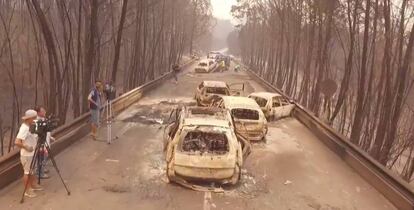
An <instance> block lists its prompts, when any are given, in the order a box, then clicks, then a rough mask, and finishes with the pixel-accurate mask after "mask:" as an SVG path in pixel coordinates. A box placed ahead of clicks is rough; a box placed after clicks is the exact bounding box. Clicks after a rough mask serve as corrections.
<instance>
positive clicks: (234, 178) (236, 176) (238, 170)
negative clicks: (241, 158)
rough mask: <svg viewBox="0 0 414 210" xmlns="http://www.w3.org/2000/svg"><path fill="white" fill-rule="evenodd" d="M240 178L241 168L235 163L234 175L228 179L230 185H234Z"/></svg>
mask: <svg viewBox="0 0 414 210" xmlns="http://www.w3.org/2000/svg"><path fill="white" fill-rule="evenodd" d="M240 178H241V168H240V166H239V164H238V163H236V167H235V168H234V174H233V176H232V177H231V179H230V184H232V185H235V184H237V183H238V182H239V181H240Z"/></svg>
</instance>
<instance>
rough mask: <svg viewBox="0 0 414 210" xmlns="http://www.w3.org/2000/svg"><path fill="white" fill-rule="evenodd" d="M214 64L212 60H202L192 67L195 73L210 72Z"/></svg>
mask: <svg viewBox="0 0 414 210" xmlns="http://www.w3.org/2000/svg"><path fill="white" fill-rule="evenodd" d="M215 67H216V66H215V65H214V62H213V63H212V62H211V61H210V60H202V61H200V62H199V63H198V65H197V66H196V67H195V68H194V71H195V72H196V73H209V72H211V71H212V70H213V69H214V68H215Z"/></svg>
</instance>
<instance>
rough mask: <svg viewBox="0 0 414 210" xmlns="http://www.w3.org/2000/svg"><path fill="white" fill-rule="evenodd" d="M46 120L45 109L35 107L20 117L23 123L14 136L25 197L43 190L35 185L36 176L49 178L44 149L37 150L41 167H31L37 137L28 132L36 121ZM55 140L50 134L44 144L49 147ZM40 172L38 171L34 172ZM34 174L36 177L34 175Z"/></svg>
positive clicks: (33, 195) (46, 152)
mask: <svg viewBox="0 0 414 210" xmlns="http://www.w3.org/2000/svg"><path fill="white" fill-rule="evenodd" d="M45 118H46V109H45V108H44V107H41V106H39V107H36V108H35V109H29V110H27V111H26V112H25V114H24V116H23V117H22V120H23V123H22V125H21V126H20V129H19V132H18V134H17V136H16V141H15V145H16V146H17V147H19V148H20V162H21V164H22V167H23V172H24V175H23V184H24V186H25V189H26V191H25V194H24V195H25V196H26V197H30V198H32V197H36V193H35V191H41V190H43V188H42V187H41V186H40V185H39V184H37V183H36V175H38V176H40V177H39V178H42V179H45V178H49V175H48V170H47V168H46V163H47V159H48V158H47V157H48V151H47V150H46V148H45V147H43V148H39V150H38V152H39V153H38V154H37V155H38V156H37V158H38V159H37V160H38V164H39V165H41V167H38V166H35V167H32V168H31V166H32V161H33V157H34V156H35V154H34V152H35V148H36V146H37V135H36V134H34V133H31V132H30V126H32V125H33V124H34V123H36V121H37V120H44V119H45ZM54 140H55V139H54V138H53V137H52V136H51V134H50V132H48V133H47V135H46V144H47V145H48V146H50V143H51V141H54ZM36 169H37V170H40V171H36ZM35 174H36V175H35Z"/></svg>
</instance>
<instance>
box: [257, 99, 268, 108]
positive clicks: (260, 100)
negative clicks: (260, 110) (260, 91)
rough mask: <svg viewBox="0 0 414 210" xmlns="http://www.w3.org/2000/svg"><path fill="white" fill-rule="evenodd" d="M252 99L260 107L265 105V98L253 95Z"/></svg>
mask: <svg viewBox="0 0 414 210" xmlns="http://www.w3.org/2000/svg"><path fill="white" fill-rule="evenodd" d="M254 100H255V101H256V103H257V104H258V105H259V106H260V107H265V106H266V104H267V100H266V99H264V98H259V97H254Z"/></svg>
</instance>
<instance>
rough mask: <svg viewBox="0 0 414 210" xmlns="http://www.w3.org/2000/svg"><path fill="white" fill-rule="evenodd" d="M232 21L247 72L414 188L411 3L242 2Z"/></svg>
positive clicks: (413, 10)
mask: <svg viewBox="0 0 414 210" xmlns="http://www.w3.org/2000/svg"><path fill="white" fill-rule="evenodd" d="M232 13H233V15H234V16H235V17H237V18H239V19H240V20H241V22H242V24H240V25H239V28H238V31H239V34H238V42H237V44H233V45H232V46H233V52H239V53H240V55H241V58H242V61H243V62H244V63H245V64H246V65H248V66H249V67H250V68H252V69H253V70H254V71H256V73H258V74H259V75H260V76H262V77H263V78H265V79H266V80H267V81H268V82H270V83H271V84H273V85H275V86H276V87H277V88H279V89H280V90H282V91H284V92H285V93H286V94H287V95H289V96H290V97H291V98H292V99H294V100H295V101H297V102H298V103H299V104H301V105H303V106H304V107H306V108H308V109H310V110H311V111H312V112H313V113H314V114H315V115H316V116H318V117H319V118H321V119H323V120H324V121H325V122H327V123H328V124H330V125H331V126H333V127H334V128H335V129H336V131H338V132H340V133H341V134H343V135H344V136H346V137H348V138H349V141H351V142H352V143H353V144H355V145H357V146H358V147H360V148H361V149H362V150H364V151H365V152H367V153H368V154H369V155H370V156H371V157H373V158H374V159H375V160H377V161H378V162H379V163H380V164H382V165H384V166H386V167H387V168H390V169H392V170H394V171H395V172H397V173H399V174H400V175H401V177H403V178H404V179H405V180H406V181H408V182H411V181H413V179H414V176H413V175H414V164H413V163H414V153H413V151H414V129H413V128H414V127H413V125H414V112H413V108H414V92H413V90H412V86H413V81H414V80H413V75H414V71H413V64H414V62H413V61H414V57H413V55H412V54H413V45H414V15H413V14H414V2H413V1H410V0H401V1H392V0H310V1H304V0H269V1H255V0H248V1H247V0H242V1H239V2H238V4H237V5H235V6H233V8H232ZM233 42H234V41H233Z"/></svg>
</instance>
